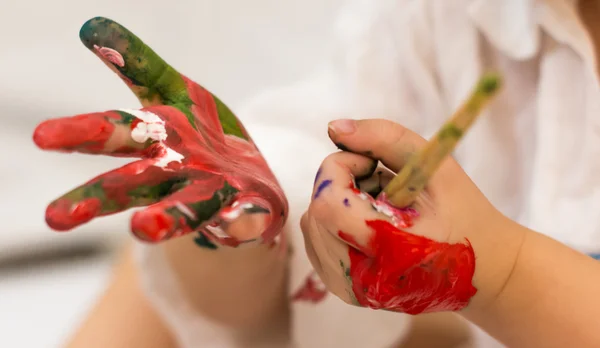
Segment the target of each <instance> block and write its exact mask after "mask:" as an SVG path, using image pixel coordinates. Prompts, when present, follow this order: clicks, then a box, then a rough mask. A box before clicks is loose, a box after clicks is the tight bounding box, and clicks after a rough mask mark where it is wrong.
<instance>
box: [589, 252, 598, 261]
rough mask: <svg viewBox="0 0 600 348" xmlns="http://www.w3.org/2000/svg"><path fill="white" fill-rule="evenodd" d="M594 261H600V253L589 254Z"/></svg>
mask: <svg viewBox="0 0 600 348" xmlns="http://www.w3.org/2000/svg"><path fill="white" fill-rule="evenodd" d="M588 255H589V256H590V257H591V258H592V259H595V260H598V261H600V253H592V254H588Z"/></svg>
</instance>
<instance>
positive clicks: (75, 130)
mask: <svg viewBox="0 0 600 348" xmlns="http://www.w3.org/2000/svg"><path fill="white" fill-rule="evenodd" d="M107 59H108V58H107ZM183 79H184V80H185V83H186V86H187V92H188V95H189V96H190V98H191V100H192V101H193V105H191V106H190V111H191V112H192V114H193V115H194V123H195V126H196V127H197V128H198V129H197V130H196V129H194V127H192V126H191V124H190V122H189V121H188V119H187V118H186V115H185V114H184V113H183V112H182V111H181V110H179V109H177V108H175V107H172V106H167V105H159V106H151V107H148V108H144V109H143V110H147V111H150V112H152V113H154V114H156V115H158V116H159V117H160V118H161V119H162V120H163V121H165V126H166V127H165V128H166V131H167V139H166V140H165V141H164V143H158V142H154V143H150V144H149V145H147V146H146V147H145V148H143V149H137V148H132V147H131V146H140V147H143V146H145V145H142V144H136V143H134V142H133V140H131V139H129V138H127V139H120V138H123V135H124V134H125V135H126V134H130V133H128V132H129V131H130V129H129V128H130V125H127V126H126V128H127V129H125V130H124V128H123V127H125V126H123V127H121V128H120V136H119V137H116V138H115V137H114V134H116V132H115V129H117V128H118V127H120V126H121V125H120V124H118V123H117V122H116V121H118V120H119V119H120V118H121V116H120V115H119V114H118V113H117V112H114V111H108V112H103V113H92V114H84V115H78V116H74V117H66V118H60V119H54V120H49V121H46V122H44V123H42V124H40V125H39V126H38V127H37V128H36V130H35V133H34V136H33V138H34V141H35V143H36V144H37V145H38V146H39V147H40V148H42V149H46V150H58V151H67V152H71V151H77V152H83V153H94V154H98V153H103V154H110V155H113V156H136V157H141V158H143V159H142V160H140V161H136V162H133V163H131V164H128V165H126V166H124V167H122V168H119V169H116V170H114V171H111V172H108V173H106V174H103V175H100V176H99V177H97V178H95V179H93V180H91V181H90V182H88V183H87V184H86V185H87V186H89V185H92V184H95V183H99V185H100V187H101V191H100V192H102V194H103V195H104V197H97V196H94V197H93V198H91V199H86V200H82V198H81V197H80V195H79V196H78V198H76V199H75V200H72V199H73V198H69V197H72V196H69V195H65V196H63V197H62V198H59V199H58V200H56V201H55V202H53V203H51V204H50V206H49V207H48V209H47V213H46V220H47V222H48V224H49V225H50V227H52V228H54V229H56V230H61V231H64V230H68V229H72V228H74V227H76V226H79V225H81V224H83V223H86V222H88V221H90V220H91V219H93V218H94V217H97V216H103V215H108V214H113V213H117V212H120V211H123V210H125V209H128V208H131V207H134V206H141V205H149V204H153V205H151V206H150V207H148V208H147V209H145V210H142V211H139V212H137V213H135V214H134V216H133V219H132V223H131V228H132V230H133V232H134V234H135V235H136V236H138V237H139V238H141V239H143V240H147V241H153V242H156V241H161V240H164V239H169V238H173V237H176V236H180V235H183V234H187V233H190V232H193V231H192V229H191V228H190V227H189V226H187V224H186V221H185V219H175V218H174V217H173V216H171V215H170V214H168V213H167V212H166V210H167V209H169V208H173V207H176V206H177V205H178V204H183V205H186V206H187V205H188V204H192V203H196V202H200V201H205V200H208V199H210V198H211V197H212V196H213V194H214V193H215V191H216V190H218V189H220V188H222V187H223V185H224V183H225V182H228V183H229V184H230V185H232V186H233V187H235V188H236V189H238V190H239V191H240V194H238V195H237V196H236V197H235V199H234V201H233V202H231V203H234V202H236V201H237V202H239V203H240V204H243V203H252V204H254V205H258V206H260V207H263V208H265V209H268V210H269V212H270V214H269V219H268V222H267V227H266V230H265V231H264V232H263V233H262V234H260V231H258V232H257V235H256V237H257V238H258V237H262V239H263V241H265V242H267V243H270V242H272V241H273V239H274V238H275V236H276V235H277V234H278V233H279V232H280V231H281V228H282V227H283V224H284V222H285V217H286V216H287V208H288V203H287V200H286V198H285V195H284V193H283V190H282V189H281V187H280V186H279V184H278V182H277V180H276V178H275V176H274V175H273V173H272V172H271V170H270V169H269V167H268V165H267V163H266V161H265V160H264V158H263V157H262V156H261V154H260V152H259V150H258V149H257V147H256V146H255V144H254V142H253V141H252V140H244V139H241V138H238V137H235V136H232V135H227V134H225V133H224V132H223V128H222V126H221V123H220V121H219V115H218V113H217V107H216V104H215V101H214V99H213V97H212V95H211V94H210V93H209V92H208V91H206V90H205V89H204V88H202V87H201V86H199V85H198V84H196V83H194V82H193V81H191V80H189V79H187V78H185V77H183ZM237 123H238V124H239V126H240V127H241V129H242V131H243V133H244V134H247V133H246V131H245V130H244V128H243V127H242V126H241V124H240V123H239V121H237ZM132 126H134V125H132ZM248 139H250V138H248ZM128 144H130V145H128ZM167 147H168V148H170V149H172V150H174V151H176V152H177V153H179V154H181V155H183V156H184V158H183V160H182V161H181V163H177V162H171V163H170V164H169V165H168V166H167V167H165V168H161V167H157V166H155V163H156V162H157V161H158V160H159V159H160V158H161V157H163V156H164V155H165V153H166V148H167ZM174 177H178V178H184V179H185V180H186V186H185V187H184V188H182V189H181V190H179V191H178V192H175V193H173V194H171V195H170V196H167V197H166V198H164V199H163V200H162V201H160V202H151V201H143V200H142V201H140V200H139V199H137V200H136V199H134V198H135V197H132V196H131V195H130V194H129V193H130V192H131V191H133V190H135V189H136V188H138V187H142V186H155V185H158V184H160V183H161V182H164V181H166V180H169V179H172V178H174ZM78 199H79V201H77V200H78ZM98 202H101V203H100V204H98ZM109 203H110V204H109ZM219 219H220V216H219V214H217V215H215V216H213V218H212V219H211V220H210V221H207V222H206V223H205V224H204V225H203V226H201V227H200V229H201V230H204V227H205V226H206V224H208V223H212V222H214V221H219ZM259 234H260V235H259ZM224 242H225V243H226V244H229V245H236V244H238V242H237V241H236V240H229V239H228V240H226V241H224Z"/></svg>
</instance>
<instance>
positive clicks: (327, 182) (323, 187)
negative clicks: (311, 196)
mask: <svg viewBox="0 0 600 348" xmlns="http://www.w3.org/2000/svg"><path fill="white" fill-rule="evenodd" d="M331 183H332V181H331V180H323V181H322V182H321V183H320V184H319V187H317V192H315V199H316V198H318V197H319V195H320V194H321V192H322V191H323V190H324V189H325V188H326V187H327V186H329V185H331Z"/></svg>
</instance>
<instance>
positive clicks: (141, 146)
mask: <svg viewBox="0 0 600 348" xmlns="http://www.w3.org/2000/svg"><path fill="white" fill-rule="evenodd" d="M140 113H141V114H144V115H148V117H150V118H151V119H146V120H144V119H143V118H140V117H138V116H136V115H138V114H140ZM166 136H167V134H166V130H165V122H164V121H163V120H161V119H160V118H158V116H156V115H154V114H152V113H150V112H145V111H143V110H132V111H131V112H130V111H121V110H113V111H106V112H95V113H90V114H82V115H77V116H72V117H62V118H56V119H51V120H47V121H44V122H42V123H41V124H40V125H38V126H37V127H36V129H35V131H34V134H33V140H34V142H35V143H36V144H37V146H38V147H40V148H41V149H44V150H54V151H63V152H80V153H89V154H107V155H111V156H127V157H129V156H135V157H150V156H147V155H151V154H150V152H151V147H152V145H153V144H157V143H158V142H160V141H162V140H165V139H166Z"/></svg>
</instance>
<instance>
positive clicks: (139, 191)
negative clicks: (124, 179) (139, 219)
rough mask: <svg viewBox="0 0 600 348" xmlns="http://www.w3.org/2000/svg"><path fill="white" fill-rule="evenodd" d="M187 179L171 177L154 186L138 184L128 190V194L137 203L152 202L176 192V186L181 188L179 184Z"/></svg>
mask: <svg viewBox="0 0 600 348" xmlns="http://www.w3.org/2000/svg"><path fill="white" fill-rule="evenodd" d="M186 180H187V179H185V178H171V179H169V180H166V181H164V182H161V183H159V184H157V185H154V186H149V185H144V186H138V187H136V188H134V189H133V190H131V191H129V192H127V195H128V196H129V197H131V198H132V202H134V204H135V205H146V204H152V203H155V202H158V201H159V200H160V199H162V198H164V197H166V196H168V195H169V194H171V193H172V192H175V191H176V187H177V189H179V188H180V185H179V184H181V183H183V182H185V181H186Z"/></svg>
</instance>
